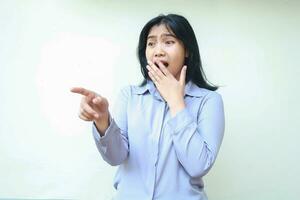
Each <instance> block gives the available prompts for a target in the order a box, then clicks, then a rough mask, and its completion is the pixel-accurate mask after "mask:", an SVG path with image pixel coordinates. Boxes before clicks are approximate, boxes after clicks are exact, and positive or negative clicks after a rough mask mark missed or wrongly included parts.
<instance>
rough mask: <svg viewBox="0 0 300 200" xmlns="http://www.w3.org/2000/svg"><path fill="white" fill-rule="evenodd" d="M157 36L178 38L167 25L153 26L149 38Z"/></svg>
mask: <svg viewBox="0 0 300 200" xmlns="http://www.w3.org/2000/svg"><path fill="white" fill-rule="evenodd" d="M157 35H161V36H173V37H176V36H175V34H174V33H173V31H172V30H171V29H170V28H169V27H168V26H167V25H165V24H158V25H154V26H152V27H151V29H150V31H149V33H148V36H147V38H152V37H156V36H157Z"/></svg>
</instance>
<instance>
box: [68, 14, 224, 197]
mask: <svg viewBox="0 0 300 200" xmlns="http://www.w3.org/2000/svg"><path fill="white" fill-rule="evenodd" d="M137 54H138V58H139V62H140V67H141V72H142V75H143V78H144V80H143V81H142V83H141V84H140V85H139V86H134V85H131V86H127V87H124V88H123V89H122V90H121V91H120V94H119V95H118V98H117V102H116V104H115V108H114V111H113V112H110V111H109V109H108V105H109V103H108V100H107V99H106V98H105V97H102V96H101V95H99V94H97V93H95V92H93V91H90V90H87V89H84V88H73V89H71V91H72V92H75V93H78V94H81V95H83V97H82V101H81V104H80V113H79V117H80V118H81V119H82V120H85V121H92V122H93V136H94V139H95V143H96V146H97V148H98V150H99V152H100V154H101V156H102V158H103V159H104V160H105V161H106V162H107V163H109V164H110V165H113V166H119V167H118V171H117V173H116V175H115V179H114V187H115V189H116V195H115V197H114V198H115V199H118V200H127V199H128V200H134V199H139V200H141V199H157V200H170V199H172V200H177V199H178V200H183V199H188V200H194V199H197V200H199V199H207V196H206V194H205V191H204V183H203V180H202V178H203V176H205V175H206V174H207V173H208V172H209V170H210V169H211V167H212V166H213V164H214V162H215V160H216V157H217V154H218V152H219V149H220V146H221V143H222V139H223V135H224V127H225V119H224V106H223V100H222V97H221V95H220V94H219V93H217V92H216V90H217V89H218V87H216V86H214V85H212V84H210V83H209V82H208V81H207V79H206V77H205V74H204V71H203V69H202V64H201V60H200V53H199V48H198V43H197V40H196V36H195V33H194V31H193V29H192V27H191V25H190V24H189V22H188V21H187V19H186V18H185V17H183V16H180V15H176V14H169V15H159V16H157V17H155V18H153V19H151V20H150V21H149V22H147V23H146V25H145V26H144V27H143V29H142V31H141V33H140V37H139V44H138V48H137Z"/></svg>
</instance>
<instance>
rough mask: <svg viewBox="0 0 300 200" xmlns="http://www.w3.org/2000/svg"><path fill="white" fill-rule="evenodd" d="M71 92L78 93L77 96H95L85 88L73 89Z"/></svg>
mask: <svg viewBox="0 0 300 200" xmlns="http://www.w3.org/2000/svg"><path fill="white" fill-rule="evenodd" d="M70 91H71V92H74V93H77V94H82V95H84V96H89V95H91V94H94V92H92V91H90V90H87V89H85V88H82V87H73V88H71V90H70Z"/></svg>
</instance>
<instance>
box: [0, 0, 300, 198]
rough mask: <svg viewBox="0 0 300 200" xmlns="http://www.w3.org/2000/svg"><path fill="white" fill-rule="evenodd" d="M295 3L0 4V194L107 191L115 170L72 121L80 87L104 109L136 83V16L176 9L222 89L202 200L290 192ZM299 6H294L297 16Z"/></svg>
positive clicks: (296, 69) (84, 128) (295, 112)
mask: <svg viewBox="0 0 300 200" xmlns="http://www.w3.org/2000/svg"><path fill="white" fill-rule="evenodd" d="M299 8H300V4H299V3H298V1H296V0H295V1H292V0H285V1H284V0H281V1H279V0H274V1H271V0H270V1H267V0H265V1H264V0H263V1H258V0H254V1H238V0H231V1H230V0H227V1H200V0H199V1H179V0H177V1H174V0H173V1H166V0H165V1H158V0H153V1H128V2H127V3H125V1H116V0H113V1H92V0H89V1H79V0H78V1H58V0H57V1H50V0H49V1H33V0H32V1H21V0H20V1H8V0H7V1H5V0H4V1H3V0H1V1H0V199H1V198H33V199H34V198H66V199H110V198H111V197H112V195H113V193H114V190H113V186H112V179H113V176H114V172H115V170H116V168H114V167H111V166H109V165H108V164H106V163H105V162H104V161H103V160H102V159H101V157H100V155H99V153H98V152H97V149H96V147H95V144H94V141H93V138H92V134H91V124H90V123H86V122H83V121H81V120H79V118H78V117H77V113H78V107H79V101H80V97H79V95H76V94H72V93H70V92H69V89H70V88H71V87H73V86H82V87H86V88H89V89H92V90H95V91H97V92H98V93H100V94H102V95H103V96H106V97H107V98H108V99H109V101H110V105H111V106H110V107H112V106H113V102H114V100H115V96H116V94H117V92H118V91H119V89H120V88H121V87H123V86H126V85H128V84H138V83H140V81H141V80H142V76H141V74H140V69H139V64H138V60H137V56H136V47H137V43H138V36H139V33H140V31H141V29H142V27H143V26H144V24H145V23H146V22H147V21H148V20H150V19H151V18H153V17H155V16H157V15H158V14H160V13H164V14H167V13H178V14H182V15H184V16H185V17H186V18H187V19H188V20H189V21H190V23H191V25H192V26H193V28H194V30H195V32H196V35H197V39H198V42H199V47H200V52H201V58H202V61H203V67H204V70H205V72H206V74H207V77H208V79H209V80H210V81H211V82H213V83H215V84H217V85H220V86H222V87H221V88H220V89H219V90H218V92H219V93H220V94H221V95H222V97H223V100H224V104H225V112H226V132H225V137H224V141H223V144H222V147H221V150H220V153H219V156H218V158H217V161H216V163H215V166H214V167H213V168H212V170H211V171H210V173H209V174H208V175H207V176H206V177H205V178H204V180H205V183H206V185H205V187H206V188H205V189H206V191H207V193H208V196H209V198H210V199H211V200H241V199H243V200H250V199H251V200H252V199H255V200H266V199H292V200H295V199H298V198H299V195H300V192H299V188H298V187H299V182H300V177H299V169H300V159H299V158H300V157H299V153H300V151H299V141H300V136H299V129H298V125H299V119H300V106H299V100H300V95H299V90H298V87H297V86H298V80H299V75H300V65H299V64H300V62H299V56H300V55H299V46H300V40H299V35H300V28H299V27H300V26H299V21H300V15H299V14H297V12H298V11H299ZM298 13H299V12H298Z"/></svg>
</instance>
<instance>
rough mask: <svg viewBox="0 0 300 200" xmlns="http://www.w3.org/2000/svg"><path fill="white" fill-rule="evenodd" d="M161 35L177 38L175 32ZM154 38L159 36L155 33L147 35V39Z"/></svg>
mask: <svg viewBox="0 0 300 200" xmlns="http://www.w3.org/2000/svg"><path fill="white" fill-rule="evenodd" d="M161 37H174V38H176V36H175V35H174V34H171V33H164V34H161ZM153 38H157V36H155V35H149V36H148V37H147V40H148V39H153Z"/></svg>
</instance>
